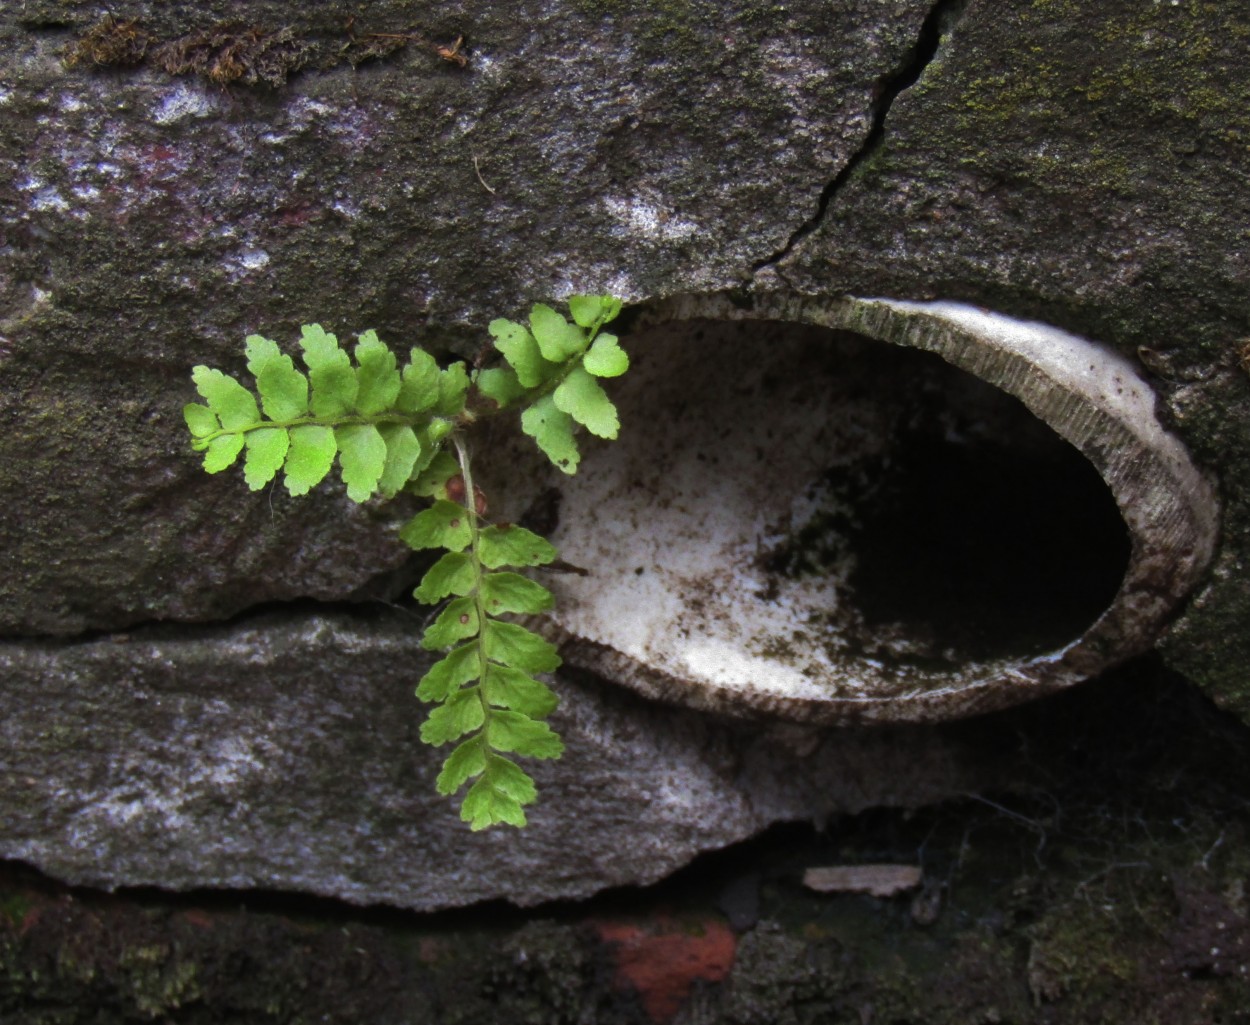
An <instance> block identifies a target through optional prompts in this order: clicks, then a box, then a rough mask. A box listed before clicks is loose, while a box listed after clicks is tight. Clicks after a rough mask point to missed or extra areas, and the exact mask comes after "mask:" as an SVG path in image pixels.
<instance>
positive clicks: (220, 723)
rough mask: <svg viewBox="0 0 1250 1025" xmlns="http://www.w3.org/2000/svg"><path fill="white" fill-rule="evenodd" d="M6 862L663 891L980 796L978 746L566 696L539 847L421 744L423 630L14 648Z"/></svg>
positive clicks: (579, 892)
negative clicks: (823, 828) (722, 854)
mask: <svg viewBox="0 0 1250 1025" xmlns="http://www.w3.org/2000/svg"><path fill="white" fill-rule="evenodd" d="M0 657H2V663H0V664H2V665H3V675H4V679H5V683H6V686H5V690H4V697H3V702H2V711H0V723H2V724H3V725H2V726H0V735H2V737H3V751H4V755H3V773H2V774H0V803H3V806H4V808H5V829H4V835H3V837H2V838H0V857H5V858H18V859H21V860H23V861H26V862H29V863H32V864H35V865H38V866H40V867H41V868H42V869H44V870H45V871H47V872H49V873H52V874H53V875H55V876H57V877H59V878H62V879H65V880H69V881H72V882H78V883H86V884H90V885H96V886H105V887H110V888H111V887H113V886H119V885H149V884H151V885H160V886H163V887H171V888H195V887H204V886H217V887H232V888H246V887H252V886H260V887H264V888H278V889H288V890H302V891H306V892H311V893H318V894H324V895H328V896H335V897H340V898H344V899H347V900H351V901H355V902H358V903H362V904H364V903H379V902H383V903H390V904H394V905H398V906H403V907H410V908H419V909H432V908H439V907H449V906H457V905H463V904H471V903H474V902H476V901H482V900H488V899H491V898H501V897H502V898H507V899H509V900H511V901H513V902H515V903H518V904H534V903H538V902H539V901H544V900H553V899H556V898H564V897H581V896H586V895H588V894H591V893H594V892H596V891H597V890H599V889H602V888H603V887H605V886H610V885H613V884H625V883H636V882H641V883H646V882H652V881H654V880H656V879H659V878H662V877H663V876H665V875H667V874H668V873H669V872H671V871H673V870H674V869H676V868H678V867H680V866H681V865H682V864H684V863H685V862H686V861H688V860H689V859H690V858H691V857H693V856H694V855H695V854H697V853H698V852H699V851H701V850H706V849H710V848H717V847H722V846H725V845H727V844H730V843H733V842H735V841H738V840H742V839H745V838H746V837H749V836H751V835H753V834H754V833H756V832H758V831H759V830H761V829H762V828H764V827H766V826H768V825H771V824H772V823H774V822H777V821H787V820H792V819H804V818H808V817H815V818H821V817H824V816H828V815H831V814H834V813H841V812H854V811H859V810H861V809H863V808H866V807H871V806H874V805H883V804H884V805H896V806H897V805H907V806H915V805H920V804H924V803H929V802H932V801H935V800H940V799H942V798H944V797H948V796H950V795H952V794H958V793H962V792H963V791H965V790H967V789H968V788H969V787H971V786H973V785H974V781H975V780H976V779H977V777H978V774H977V771H976V764H975V763H976V761H977V758H976V756H975V754H973V753H972V752H971V751H970V750H968V749H967V746H966V745H961V744H957V743H954V742H947V741H945V740H941V739H939V738H937V737H935V736H924V735H921V734H919V733H908V732H896V733H862V734H855V733H830V732H828V731H824V732H821V731H815V730H805V729H802V728H799V727H775V728H774V729H773V730H771V731H770V730H768V729H764V730H761V729H759V728H758V727H747V726H743V725H742V724H733V725H730V724H727V723H721V722H718V721H716V720H712V719H708V718H706V717H703V716H700V715H698V714H697V713H693V712H683V711H674V710H671V709H664V708H662V707H659V706H654V705H648V704H645V703H643V702H641V701H639V700H637V699H635V698H632V697H627V696H625V695H624V694H623V693H617V694H616V695H613V693H612V692H611V691H609V692H608V693H607V694H604V693H603V688H602V685H598V686H596V685H594V684H592V683H590V682H581V683H579V682H578V681H575V680H572V679H564V680H562V681H561V683H562V686H561V693H562V695H563V699H564V700H563V704H562V705H561V708H560V710H559V711H558V712H557V714H556V716H555V718H554V720H553V722H554V723H555V725H556V726H557V728H558V729H559V730H560V732H561V734H562V735H563V736H564V739H565V742H566V744H567V746H568V750H567V751H566V753H565V755H564V757H563V758H561V759H560V760H559V761H558V762H554V763H549V764H539V765H537V766H535V767H534V775H535V777H536V778H537V781H538V785H539V788H540V791H541V803H540V804H539V806H538V807H537V808H536V810H535V811H534V812H533V813H532V814H531V817H530V819H531V824H530V827H529V828H528V829H526V830H525V831H524V832H522V833H520V834H517V833H516V832H515V831H513V830H494V831H489V832H486V833H477V834H474V833H470V832H469V830H468V829H467V827H464V826H463V824H462V823H460V822H459V820H458V819H457V818H456V814H455V810H454V808H453V807H452V805H451V804H450V803H449V802H448V801H446V800H445V799H444V798H441V797H439V796H438V795H437V794H436V793H435V791H434V777H435V776H436V775H437V773H438V769H439V766H440V764H441V762H442V757H443V755H442V754H440V753H439V752H437V751H434V750H432V749H430V748H429V747H426V746H425V745H423V744H421V743H420V742H419V740H418V739H417V726H418V724H419V720H420V717H419V716H418V715H416V714H415V713H416V708H415V707H414V703H413V700H412V696H411V693H412V687H413V684H414V683H415V681H416V679H417V678H418V677H419V676H420V675H421V673H422V672H423V671H424V669H425V668H426V667H428V662H429V656H428V654H426V653H423V652H422V651H421V650H420V647H419V645H418V643H417V634H416V632H415V631H414V630H413V626H412V619H411V616H409V615H407V614H404V613H399V612H394V613H386V614H384V615H381V616H369V617H360V616H358V617H349V616H333V617H330V616H315V615H314V616H302V617H292V616H289V615H284V614H276V613H275V614H269V615H266V616H261V617H256V618H254V619H252V620H250V621H249V622H248V623H247V624H245V625H240V626H237V627H233V628H200V629H198V630H195V631H188V630H186V629H185V628H174V627H164V628H151V629H149V630H146V631H142V632H137V633H135V634H133V635H130V636H128V637H122V636H114V637H112V638H109V639H104V640H98V641H89V642H82V643H72V642H66V643H62V644H59V645H47V644H37V643H33V642H27V643H15V644H10V645H9V646H8V647H7V648H6V649H5V651H4V652H3V655H2V656H0Z"/></svg>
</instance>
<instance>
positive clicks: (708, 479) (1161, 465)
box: [496, 297, 1216, 722]
mask: <svg viewBox="0 0 1250 1025" xmlns="http://www.w3.org/2000/svg"><path fill="white" fill-rule="evenodd" d="M653 316H654V318H655V319H654V320H653V321H652V322H651V324H650V326H648V327H646V328H645V329H639V330H637V331H636V332H635V333H634V334H633V335H632V336H631V337H630V338H629V339H628V348H629V351H630V353H631V357H632V359H633V364H634V365H633V367H632V369H631V370H630V373H629V374H627V375H626V376H625V377H624V378H623V379H621V380H620V381H617V382H614V385H615V388H614V397H615V399H616V401H617V404H618V406H619V407H620V410H621V419H622V423H623V425H624V426H623V429H622V432H621V439H620V440H619V441H618V442H616V443H614V444H613V445H612V446H611V447H610V448H607V449H606V450H605V451H602V452H596V451H594V450H593V449H594V446H593V445H592V446H591V449H590V450H589V451H588V452H587V453H586V462H585V463H584V467H583V472H582V473H581V474H579V475H578V476H577V477H574V478H571V479H569V478H563V477H562V476H561V475H559V474H557V473H554V472H550V473H549V475H548V477H547V478H545V479H544V478H543V471H542V470H541V469H540V468H537V467H536V466H535V465H534V464H528V465H527V464H525V463H524V461H523V458H522V457H518V458H515V459H509V460H507V465H506V466H504V467H502V468H501V469H500V472H501V474H502V477H501V478H500V479H499V480H497V482H496V483H497V484H498V485H500V492H499V493H501V494H507V495H510V496H513V498H514V499H515V500H516V502H517V504H516V505H515V506H514V507H513V508H511V509H507V510H500V511H501V512H502V513H503V514H504V515H505V516H511V517H514V518H515V517H520V518H522V520H523V521H524V518H525V517H529V518H530V519H531V520H532V521H533V522H534V524H535V526H537V527H539V528H540V529H542V530H544V531H546V532H548V533H550V534H551V536H552V538H553V540H554V541H555V542H556V544H557V545H558V546H559V547H560V549H561V553H562V556H563V558H564V559H565V560H566V561H567V562H569V563H572V564H573V565H574V566H576V567H581V568H582V569H583V570H585V572H584V573H578V574H567V575H564V576H561V577H559V578H557V579H556V580H554V581H553V584H554V585H555V587H554V589H555V590H556V592H557V603H558V604H557V612H556V613H555V616H554V619H553V621H552V622H551V623H550V624H549V627H550V632H551V633H552V635H553V636H554V637H556V638H557V639H559V640H560V641H561V642H562V643H563V646H564V653H565V658H566V660H567V661H568V662H570V663H571V664H573V665H579V666H582V667H583V668H589V669H592V670H594V671H597V672H599V673H600V674H602V675H604V676H605V677H607V678H609V679H613V680H617V681H618V682H621V683H625V684H627V685H629V686H632V687H634V688H635V689H637V690H640V691H642V692H644V693H647V694H651V695H654V696H658V697H662V698H666V699H671V700H678V701H682V702H685V703H689V704H695V705H699V706H702V707H711V708H717V709H721V710H725V711H729V712H735V713H739V714H753V713H756V712H761V711H765V712H774V713H778V714H782V715H786V716H791V717H795V718H800V719H808V720H816V721H826V722H848V721H891V722H901V721H923V720H934V719H943V718H951V717H955V716H959V715H967V714H970V713H972V712H975V711H983V710H987V709H989V708H994V707H1003V706H1005V705H1009V704H1013V703H1015V702H1018V701H1021V700H1024V699H1025V698H1027V697H1031V696H1036V695H1037V694H1040V693H1046V692H1048V691H1051V690H1055V689H1058V688H1060V687H1063V686H1067V685H1069V684H1071V683H1073V682H1076V681H1077V680H1079V679H1082V678H1085V677H1087V676H1089V675H1092V674H1093V673H1095V672H1097V671H1099V670H1100V669H1102V668H1105V667H1106V666H1108V665H1111V664H1114V663H1115V662H1116V661H1119V660H1121V659H1123V658H1125V657H1127V656H1128V655H1131V654H1134V653H1136V652H1138V651H1141V650H1144V649H1145V648H1146V647H1148V646H1149V645H1150V643H1152V641H1153V639H1154V637H1155V636H1156V635H1157V633H1158V631H1159V630H1160V629H1161V628H1162V625H1163V624H1164V622H1165V621H1166V616H1167V614H1168V613H1169V612H1170V610H1171V608H1172V606H1173V605H1174V604H1175V602H1176V601H1177V600H1178V598H1179V597H1180V596H1181V595H1183V594H1184V593H1185V591H1186V590H1187V589H1188V588H1189V587H1190V586H1192V583H1193V581H1194V580H1195V579H1196V578H1197V575H1198V573H1200V572H1201V570H1202V567H1203V566H1204V565H1205V562H1206V560H1207V558H1208V557H1209V554H1210V551H1211V545H1212V539H1213V537H1214V525H1215V518H1216V513H1215V506H1214V500H1213V498H1212V497H1211V494H1210V491H1209V488H1207V486H1206V485H1205V483H1204V482H1203V481H1202V479H1201V476H1200V475H1199V474H1198V473H1197V471H1196V470H1194V468H1193V467H1192V465H1191V464H1190V463H1189V462H1188V459H1187V457H1186V455H1185V453H1184V450H1183V449H1182V448H1181V447H1180V445H1179V444H1178V443H1177V442H1176V440H1175V439H1174V438H1171V437H1170V436H1168V435H1167V434H1166V433H1165V432H1164V431H1163V430H1162V428H1161V427H1159V425H1158V423H1157V421H1156V420H1155V419H1154V414H1153V403H1152V396H1151V395H1150V392H1149V389H1148V388H1147V387H1146V386H1145V384H1144V382H1142V381H1141V379H1140V378H1139V377H1137V376H1136V373H1135V372H1134V371H1133V369H1132V367H1131V366H1130V365H1129V364H1127V363H1126V362H1125V361H1124V360H1123V358H1122V357H1120V356H1118V355H1117V354H1115V353H1114V352H1112V351H1111V350H1109V349H1106V348H1105V347H1102V346H1099V345H1097V343H1093V342H1089V341H1086V340H1084V339H1080V338H1077V337H1075V336H1072V335H1068V334H1065V333H1063V332H1060V331H1057V330H1056V329H1054V328H1049V327H1046V326H1045V325H1038V324H1028V323H1025V322H1021V321H1015V320H1011V319H1010V318H1006V317H1000V316H998V315H995V314H988V313H985V312H983V311H977V310H974V309H972V308H969V307H961V306H957V305H955V304H937V303H934V304H917V303H902V302H894V301H886V300H857V299H846V300H808V299H798V298H786V297H772V299H771V300H770V301H768V302H758V301H757V304H756V306H755V307H754V308H751V309H747V310H741V309H738V308H737V307H734V306H733V305H732V304H731V303H730V302H729V301H728V300H727V299H725V298H723V297H687V298H685V299H681V300H675V301H672V302H670V303H668V304H664V305H662V306H661V307H659V308H658V309H657V310H656V311H653ZM592 467H593V469H592Z"/></svg>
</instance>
